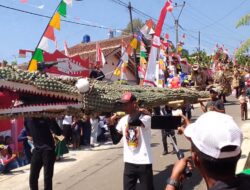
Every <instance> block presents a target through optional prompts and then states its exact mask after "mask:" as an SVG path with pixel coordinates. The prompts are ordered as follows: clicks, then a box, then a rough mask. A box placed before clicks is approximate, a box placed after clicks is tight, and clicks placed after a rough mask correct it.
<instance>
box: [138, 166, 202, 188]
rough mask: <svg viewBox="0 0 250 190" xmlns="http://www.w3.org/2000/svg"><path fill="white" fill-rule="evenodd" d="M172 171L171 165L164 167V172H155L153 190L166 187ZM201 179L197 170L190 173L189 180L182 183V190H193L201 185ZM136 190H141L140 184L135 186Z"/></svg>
mask: <svg viewBox="0 0 250 190" xmlns="http://www.w3.org/2000/svg"><path fill="white" fill-rule="evenodd" d="M172 169H173V165H169V166H168V167H166V170H164V171H156V170H154V172H156V173H157V172H158V173H157V174H156V175H154V187H155V190H164V189H165V187H166V180H167V179H168V177H169V176H170V175H171V172H172ZM201 180H202V177H201V176H200V174H199V173H198V171H197V170H193V171H192V177H191V178H190V179H186V180H185V181H184V183H183V189H184V190H185V189H186V190H194V188H195V187H196V186H197V185H199V184H200V183H201ZM136 190H143V189H142V188H141V187H140V184H137V187H136Z"/></svg>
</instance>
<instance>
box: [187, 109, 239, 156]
mask: <svg viewBox="0 0 250 190" xmlns="http://www.w3.org/2000/svg"><path fill="white" fill-rule="evenodd" d="M184 134H185V136H186V137H188V138H191V140H192V142H193V143H194V145H195V146H196V147H197V148H198V149H199V151H201V152H202V153H204V154H206V155H208V156H211V157H213V158H215V159H223V158H231V157H236V156H238V155H239V154H240V152H241V148H240V146H241V143H242V139H243V134H242V132H241V130H240V128H239V127H238V125H237V124H236V123H235V121H234V120H233V118H232V117H231V116H229V115H227V114H223V113H219V112H215V111H210V112H206V113H204V114H203V115H201V116H200V117H199V118H198V119H197V120H196V121H195V122H194V123H192V124H190V125H188V126H187V128H186V129H185V131H184ZM226 146H236V147H237V148H236V149H235V150H233V151H229V152H228V151H227V152H225V151H223V152H222V151H221V149H222V148H223V147H226Z"/></svg>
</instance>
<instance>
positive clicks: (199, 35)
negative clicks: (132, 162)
mask: <svg viewBox="0 0 250 190" xmlns="http://www.w3.org/2000/svg"><path fill="white" fill-rule="evenodd" d="M200 53H201V32H200V31H199V33H198V63H200Z"/></svg>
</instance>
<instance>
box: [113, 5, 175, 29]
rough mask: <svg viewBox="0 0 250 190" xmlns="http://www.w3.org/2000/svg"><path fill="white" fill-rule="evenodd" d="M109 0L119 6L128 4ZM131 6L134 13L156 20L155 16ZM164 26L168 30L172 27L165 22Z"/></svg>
mask: <svg viewBox="0 0 250 190" xmlns="http://www.w3.org/2000/svg"><path fill="white" fill-rule="evenodd" d="M111 1H113V2H114V3H117V4H119V5H121V6H123V7H126V8H128V6H129V5H128V4H126V3H125V2H123V1H121V0H111ZM131 8H132V11H133V12H134V13H136V14H139V15H141V16H143V17H144V18H149V19H152V20H153V21H154V22H158V19H156V18H154V17H152V16H150V15H149V14H147V13H145V12H143V11H141V10H139V9H137V8H135V7H133V6H131ZM164 26H165V28H166V29H168V30H172V29H173V28H172V27H171V26H168V25H166V24H164Z"/></svg>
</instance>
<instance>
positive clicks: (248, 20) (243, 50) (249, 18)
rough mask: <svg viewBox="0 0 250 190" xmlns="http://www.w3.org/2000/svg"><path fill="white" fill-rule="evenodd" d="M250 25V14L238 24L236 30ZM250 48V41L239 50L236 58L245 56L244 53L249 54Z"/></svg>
mask: <svg viewBox="0 0 250 190" xmlns="http://www.w3.org/2000/svg"><path fill="white" fill-rule="evenodd" d="M249 24H250V13H249V14H247V15H245V16H243V17H241V18H240V20H239V21H238V23H237V24H236V28H239V27H241V26H247V25H249ZM249 47H250V39H248V40H247V41H245V42H244V43H243V44H242V45H241V47H240V48H239V49H238V50H237V52H236V54H235V56H236V58H237V59H238V58H239V56H241V55H243V54H244V53H247V52H248V50H249Z"/></svg>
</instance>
